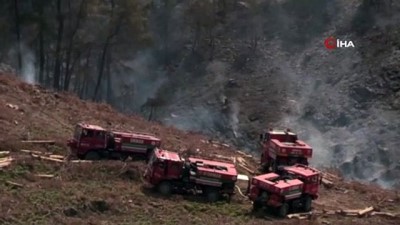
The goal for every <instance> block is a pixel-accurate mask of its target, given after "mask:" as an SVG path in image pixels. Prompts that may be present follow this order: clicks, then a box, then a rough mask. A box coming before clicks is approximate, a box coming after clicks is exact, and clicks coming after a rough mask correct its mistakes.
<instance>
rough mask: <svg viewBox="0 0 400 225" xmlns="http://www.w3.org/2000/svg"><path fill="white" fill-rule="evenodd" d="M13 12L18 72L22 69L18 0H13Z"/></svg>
mask: <svg viewBox="0 0 400 225" xmlns="http://www.w3.org/2000/svg"><path fill="white" fill-rule="evenodd" d="M14 13H15V33H16V35H17V61H18V73H20V72H21V70H22V53H21V51H22V50H21V29H20V15H19V4H18V0H14Z"/></svg>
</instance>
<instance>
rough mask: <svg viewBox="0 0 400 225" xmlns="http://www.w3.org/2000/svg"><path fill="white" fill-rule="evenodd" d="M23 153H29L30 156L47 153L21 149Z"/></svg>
mask: <svg viewBox="0 0 400 225" xmlns="http://www.w3.org/2000/svg"><path fill="white" fill-rule="evenodd" d="M21 152H25V153H29V154H38V155H45V154H46V153H45V152H41V151H33V150H26V149H21Z"/></svg>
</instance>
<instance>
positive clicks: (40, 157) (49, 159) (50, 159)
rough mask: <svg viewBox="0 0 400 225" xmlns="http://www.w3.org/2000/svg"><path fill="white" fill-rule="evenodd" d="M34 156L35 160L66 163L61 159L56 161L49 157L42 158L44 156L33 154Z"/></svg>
mask: <svg viewBox="0 0 400 225" xmlns="http://www.w3.org/2000/svg"><path fill="white" fill-rule="evenodd" d="M32 156H33V157H34V158H39V159H44V160H48V161H53V162H65V161H64V160H61V159H55V158H51V157H47V156H42V155H36V154H32Z"/></svg>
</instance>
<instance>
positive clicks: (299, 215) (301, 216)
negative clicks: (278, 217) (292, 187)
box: [286, 212, 312, 220]
mask: <svg viewBox="0 0 400 225" xmlns="http://www.w3.org/2000/svg"><path fill="white" fill-rule="evenodd" d="M311 216H312V212H307V213H294V214H289V215H287V216H286V217H287V218H289V219H299V220H305V219H309V218H310V217H311Z"/></svg>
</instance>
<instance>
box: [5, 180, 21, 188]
mask: <svg viewBox="0 0 400 225" xmlns="http://www.w3.org/2000/svg"><path fill="white" fill-rule="evenodd" d="M6 183H7V184H9V185H11V186H14V187H19V188H22V187H24V185H22V184H18V183H15V182H12V181H6Z"/></svg>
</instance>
